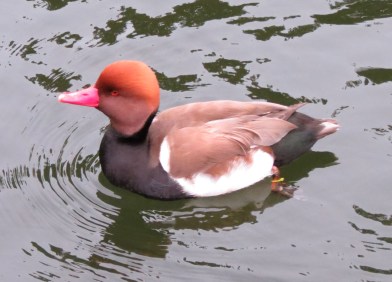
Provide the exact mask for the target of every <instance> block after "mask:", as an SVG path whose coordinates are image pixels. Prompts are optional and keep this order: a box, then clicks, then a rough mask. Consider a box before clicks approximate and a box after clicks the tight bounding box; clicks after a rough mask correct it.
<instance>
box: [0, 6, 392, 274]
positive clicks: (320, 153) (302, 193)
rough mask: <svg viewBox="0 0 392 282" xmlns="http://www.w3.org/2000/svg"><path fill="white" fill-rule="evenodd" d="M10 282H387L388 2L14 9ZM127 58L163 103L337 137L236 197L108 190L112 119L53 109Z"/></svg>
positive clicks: (5, 207)
mask: <svg viewBox="0 0 392 282" xmlns="http://www.w3.org/2000/svg"><path fill="white" fill-rule="evenodd" d="M0 9H1V11H2V16H1V17H0V27H1V30H2V32H1V37H0V59H1V60H0V71H1V76H0V77H1V82H2V83H1V85H2V90H1V97H2V101H1V103H0V120H1V121H0V129H1V132H2V136H1V138H0V153H1V158H0V218H1V221H0V230H1V233H0V270H1V271H0V280H1V281H37V280H38V281H121V280H124V281H139V280H140V281H154V280H161V281H184V280H185V279H187V280H195V281H217V280H219V281H221V280H222V279H225V280H229V281H242V280H247V281H390V280H391V275H392V263H391V262H392V249H391V248H392V245H391V244H392V229H391V228H392V227H391V226H392V209H391V204H390V199H391V197H392V189H391V180H392V179H391V174H390V173H391V168H392V123H391V120H392V114H391V106H392V90H391V85H392V61H391V60H390V48H391V47H390V46H391V43H392V29H391V26H392V3H391V2H390V1H381V0H380V1H376V0H374V1H365V0H362V1H360V0H347V1H336V2H335V1H326V0H315V1H301V0H296V1H288V0H275V1H260V2H257V1H252V2H246V1H216V0H208V1H207V0H198V1H193V2H190V1H189V2H187V1H179V0H177V1H174V0H173V1H159V3H158V2H157V1H151V0H148V1H125V0H123V1H55V0H51V1H49V0H46V1H45V0H34V1H10V0H8V1H2V3H1V4H0ZM118 59H138V60H142V61H145V62H146V63H147V64H149V65H150V66H151V67H153V68H154V70H155V71H156V73H157V75H158V78H159V81H160V84H161V89H162V104H161V108H162V109H165V108H168V107H171V106H175V105H180V104H184V103H188V102H194V101H207V100H214V99H233V100H241V101H247V100H251V99H262V100H267V101H271V102H278V103H283V104H291V103H295V102H296V101H306V102H308V103H309V104H308V105H307V106H306V107H304V108H303V109H301V110H302V111H303V112H305V113H308V114H310V115H314V116H318V117H334V118H336V119H338V120H339V122H340V124H341V125H342V129H341V130H340V131H339V132H338V133H337V134H334V135H332V136H329V137H328V138H325V139H323V140H322V141H320V142H319V143H318V144H317V145H316V146H315V147H314V148H313V151H312V152H310V153H308V154H306V155H304V156H303V157H302V158H300V159H299V160H297V161H296V162H294V163H292V164H291V165H289V166H287V167H285V168H284V169H282V173H283V175H284V177H285V178H286V180H288V181H289V182H291V183H293V184H294V185H296V186H297V187H298V191H297V194H296V196H295V198H292V199H285V198H282V197H281V196H279V195H275V194H271V193H270V192H269V183H268V181H264V182H262V183H259V184H257V185H255V186H253V187H251V188H249V189H245V190H243V191H239V192H237V193H233V194H230V195H226V196H222V197H216V198H207V199H194V200H181V201H174V202H162V201H156V200H151V199H146V198H144V197H142V196H139V195H136V194H133V193H130V192H128V191H125V190H123V189H120V188H117V187H113V186H111V185H110V184H109V183H108V182H107V181H106V180H105V178H104V177H103V176H102V174H101V169H100V165H99V161H98V158H97V151H98V146H99V142H100V139H101V138H102V134H103V133H102V132H103V130H104V128H105V126H106V125H107V119H106V118H105V117H104V116H103V115H102V114H101V113H99V112H98V111H96V110H94V109H88V108H82V107H72V106H69V105H68V106H67V105H63V104H59V103H57V100H56V96H57V95H58V93H59V92H62V91H67V90H70V91H71V90H76V89H79V88H81V87H83V86H85V85H87V84H91V83H94V82H95V80H96V78H97V76H98V74H99V72H100V71H101V70H102V68H103V67H104V66H106V65H107V64H109V63H110V62H112V61H115V60H118Z"/></svg>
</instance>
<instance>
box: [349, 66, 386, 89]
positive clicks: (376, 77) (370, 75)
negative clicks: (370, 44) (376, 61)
mask: <svg viewBox="0 0 392 282" xmlns="http://www.w3.org/2000/svg"><path fill="white" fill-rule="evenodd" d="M356 72H357V74H358V75H360V76H363V77H365V78H366V80H365V82H364V83H365V85H367V84H368V83H369V80H370V81H371V82H372V83H373V84H382V83H386V82H390V81H392V69H385V68H360V69H358V70H357V71H356Z"/></svg>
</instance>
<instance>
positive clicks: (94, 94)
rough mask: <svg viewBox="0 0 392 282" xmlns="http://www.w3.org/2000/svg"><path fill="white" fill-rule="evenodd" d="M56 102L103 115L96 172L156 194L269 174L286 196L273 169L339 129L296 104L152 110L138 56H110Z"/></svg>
mask: <svg viewBox="0 0 392 282" xmlns="http://www.w3.org/2000/svg"><path fill="white" fill-rule="evenodd" d="M58 100H59V101H60V102H62V103H69V104H76V105H83V106H89V107H94V108H96V109H98V110H100V111H101V112H103V113H104V114H105V115H106V116H108V118H109V119H110V125H109V126H108V128H107V130H106V132H105V134H104V137H103V139H102V141H101V145H100V149H99V158H100V162H101V167H102V171H103V173H104V175H105V176H106V177H107V179H108V180H109V181H110V182H111V183H113V184H114V185H116V186H120V187H124V188H126V189H129V190H131V191H134V192H136V193H139V194H142V195H145V196H147V197H152V198H159V199H179V198H190V197H208V196H217V195H221V194H225V193H229V192H233V191H236V190H239V189H242V188H245V187H248V186H250V185H252V184H254V183H256V182H258V181H260V180H262V179H264V178H266V177H269V176H273V181H272V185H271V187H272V190H274V191H277V192H281V193H282V194H286V195H287V194H290V192H288V191H286V189H285V187H284V185H280V184H279V179H280V176H279V168H278V167H280V166H282V165H284V164H287V163H289V162H291V161H292V160H294V159H296V158H297V157H299V156H300V155H301V154H303V153H305V152H306V151H308V150H309V149H310V148H311V147H312V146H313V144H314V143H315V142H316V141H317V140H319V139H321V138H323V137H324V136H327V135H329V134H332V133H334V132H335V131H336V130H337V129H338V128H339V125H338V124H337V122H336V121H335V120H333V119H315V118H312V117H309V116H307V115H305V114H302V113H299V112H297V110H298V108H300V107H302V106H303V105H304V104H295V105H291V106H284V105H280V104H275V103H268V102H238V101H229V100H220V101H210V102H198V103H190V104H186V105H182V106H177V107H174V108H171V109H168V110H165V111H162V112H160V113H158V107H159V100H160V94H159V85H158V80H157V78H156V76H155V73H154V72H153V71H152V69H151V68H149V67H148V66H147V65H146V64H144V63H143V62H139V61H125V60H124V61H117V62H114V63H112V64H110V65H108V66H107V67H106V68H105V69H104V70H103V71H102V73H101V74H100V75H99V77H98V80H97V81H96V83H95V84H94V85H92V86H90V87H88V88H86V89H82V90H80V91H76V92H72V93H63V94H61V95H60V96H59V97H58Z"/></svg>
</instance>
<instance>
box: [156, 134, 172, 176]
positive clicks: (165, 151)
mask: <svg viewBox="0 0 392 282" xmlns="http://www.w3.org/2000/svg"><path fill="white" fill-rule="evenodd" d="M159 161H160V162H161V165H162V167H163V169H164V170H165V171H166V172H169V171H170V146H169V142H168V141H167V138H165V139H163V141H162V144H161V151H160V152H159Z"/></svg>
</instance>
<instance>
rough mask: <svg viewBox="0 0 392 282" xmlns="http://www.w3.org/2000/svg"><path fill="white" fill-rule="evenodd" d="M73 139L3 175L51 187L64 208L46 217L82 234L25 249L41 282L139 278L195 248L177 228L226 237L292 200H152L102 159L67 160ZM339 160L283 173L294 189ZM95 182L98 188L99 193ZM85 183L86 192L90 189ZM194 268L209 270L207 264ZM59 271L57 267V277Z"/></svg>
mask: <svg viewBox="0 0 392 282" xmlns="http://www.w3.org/2000/svg"><path fill="white" fill-rule="evenodd" d="M74 133H75V130H74V131H73V132H72V134H74ZM69 138H71V135H70V136H69ZM69 138H68V139H69ZM68 139H66V140H65V142H64V146H63V148H62V149H61V150H60V153H59V155H58V156H57V157H56V156H54V153H53V151H52V150H51V151H50V152H49V153H44V152H41V153H38V152H37V150H36V149H34V148H32V152H31V157H30V159H31V161H33V162H36V164H35V165H31V164H29V165H21V166H19V167H17V168H15V169H10V170H8V171H3V172H2V175H1V176H0V184H1V186H0V187H2V189H7V188H18V189H26V187H25V186H26V183H27V182H29V183H31V181H32V180H37V181H38V182H39V183H40V184H41V187H42V189H43V190H44V191H45V190H46V189H48V188H49V189H50V190H51V191H53V193H54V195H55V198H52V199H51V200H52V201H56V197H57V199H58V200H59V201H61V202H62V203H63V207H62V208H60V209H59V210H52V211H51V213H52V215H51V216H48V215H47V214H43V216H45V220H48V221H50V220H54V219H56V220H57V222H53V224H55V225H59V224H60V225H62V224H65V225H66V226H70V228H72V230H73V233H74V234H75V235H76V238H77V239H76V240H77V241H78V242H77V247H76V248H71V249H69V248H68V247H67V246H66V245H64V246H63V245H61V244H58V243H51V242H50V241H49V242H48V244H43V243H42V242H39V241H32V242H31V248H30V249H27V248H25V249H23V251H24V252H25V253H26V254H27V255H29V256H36V255H37V254H38V253H39V254H41V255H42V256H41V257H40V258H39V259H40V261H41V262H42V263H43V264H45V265H48V266H50V267H49V268H47V269H46V271H45V272H41V271H36V272H34V273H31V276H33V277H35V278H37V279H42V280H45V279H48V278H50V277H58V278H64V275H66V274H65V273H68V272H69V271H71V273H73V275H74V276H75V277H83V274H85V273H93V274H94V275H96V276H97V277H101V275H104V273H112V274H116V275H119V276H120V277H123V278H124V279H126V278H127V277H128V275H129V271H131V272H132V273H133V275H134V274H135V273H137V272H138V273H144V272H145V270H143V259H142V257H150V258H154V257H155V258H165V257H166V256H167V254H168V248H169V246H170V245H172V244H174V243H175V244H179V245H182V246H185V247H187V244H189V243H187V242H182V241H179V240H178V239H176V238H175V236H174V237H173V234H174V233H173V232H175V231H176V230H177V231H181V232H184V231H186V230H195V231H200V230H204V231H213V232H227V231H230V230H234V229H238V228H239V227H240V226H241V225H243V224H255V223H257V222H258V215H259V214H260V213H263V212H264V211H265V210H266V209H267V208H270V207H272V206H274V205H276V204H279V203H281V202H282V201H285V200H287V198H284V197H282V196H279V195H277V194H274V193H272V194H271V192H270V183H269V181H268V180H267V181H264V182H261V183H258V184H256V185H253V186H252V187H250V188H247V189H244V190H241V191H238V192H235V193H231V194H228V195H224V196H220V197H211V198H199V199H190V200H189V199H188V200H179V201H159V200H153V199H148V198H145V197H143V196H140V195H137V194H134V193H131V192H129V191H127V190H125V189H122V188H118V187H115V186H112V185H111V184H110V183H108V181H107V180H106V178H105V177H104V176H103V175H102V173H100V166H99V161H98V156H97V154H94V155H93V154H89V155H85V156H84V155H83V149H80V150H79V151H77V152H75V154H73V158H72V159H70V160H66V159H64V155H63V152H64V151H65V150H66V149H67V146H68V145H67V144H68ZM309 160H312V162H309ZM336 160H337V159H336V157H335V156H334V155H333V154H332V153H328V152H309V153H308V154H306V155H305V156H304V158H303V159H300V160H298V162H297V163H293V164H292V165H289V166H288V167H287V170H285V169H283V170H282V174H284V176H285V177H286V179H287V180H289V181H290V183H292V184H295V182H296V181H298V180H300V179H302V178H304V177H307V176H308V174H309V172H310V171H312V170H313V169H315V168H321V167H327V166H330V165H334V164H336ZM94 178H97V179H94ZM96 180H98V181H96ZM83 183H84V184H83ZM93 183H95V185H99V186H96V187H94V184H93ZM86 184H87V187H84V186H86ZM86 189H89V190H90V189H91V191H94V190H95V191H96V194H95V196H94V194H91V193H87V194H86ZM108 191H110V192H111V193H108ZM47 200H48V199H47ZM84 202H86V203H84ZM86 204H87V205H88V206H92V207H94V210H95V212H98V213H99V214H101V218H105V220H102V219H98V218H97V217H96V215H95V216H94V215H92V214H89V213H87V212H86V211H85V208H87V206H86ZM42 205H47V203H42ZM69 205H71V206H72V210H71V211H66V208H65V207H67V206H69ZM64 212H67V213H69V214H70V215H71V217H70V218H68V219H67V220H66V221H65V222H62V221H61V220H60V221H58V216H59V215H60V214H61V213H64ZM70 219H71V220H72V221H71V222H70V221H69V220H70ZM63 220H64V219H63ZM71 226H72V227H71ZM86 232H87V233H86ZM97 232H98V234H100V239H99V240H98V241H97V240H96V239H94V240H93V239H92V238H91V239H90V237H89V236H88V234H91V235H92V234H96V233H97ZM91 235H90V236H91ZM95 237H96V236H95ZM222 248H223V250H224V251H229V250H228V249H225V248H224V247H222ZM86 252H87V253H88V254H87V256H86V254H85V253H86ZM140 256H142V257H140ZM207 261H208V260H207ZM56 263H60V265H61V268H60V270H59V269H57V270H55V269H56V267H55V265H56ZM191 263H200V264H201V265H204V264H207V265H208V264H209V262H204V261H197V262H191ZM210 266H213V265H210ZM215 266H220V267H224V266H225V265H224V264H222V265H215ZM52 267H53V268H54V269H53V271H50V268H52ZM125 270H127V271H125ZM59 271H60V272H59ZM104 276H105V275H104ZM104 276H102V277H104Z"/></svg>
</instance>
